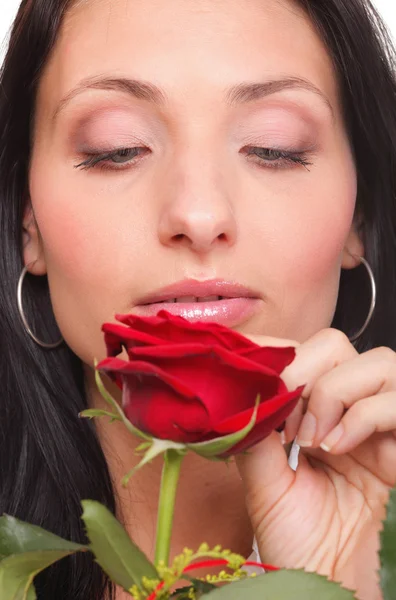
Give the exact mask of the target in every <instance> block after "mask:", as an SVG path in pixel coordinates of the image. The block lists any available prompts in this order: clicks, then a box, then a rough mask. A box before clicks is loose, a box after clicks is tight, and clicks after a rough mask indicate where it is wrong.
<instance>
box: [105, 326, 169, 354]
mask: <svg viewBox="0 0 396 600" xmlns="http://www.w3.org/2000/svg"><path fill="white" fill-rule="evenodd" d="M102 331H103V332H104V334H105V336H104V339H105V343H106V346H107V355H108V356H117V355H118V354H121V352H122V349H123V347H125V348H127V349H128V348H133V347H134V346H138V345H146V344H149V345H152V346H156V345H157V344H160V345H163V344H164V341H163V340H161V339H160V338H156V337H154V336H152V335H149V334H147V333H145V332H144V331H136V330H133V329H129V328H128V327H124V326H122V325H117V323H105V324H104V325H103V326H102Z"/></svg>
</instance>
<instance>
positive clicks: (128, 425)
mask: <svg viewBox="0 0 396 600" xmlns="http://www.w3.org/2000/svg"><path fill="white" fill-rule="evenodd" d="M98 364H99V363H98V361H97V360H96V359H95V381H96V385H97V386H98V389H99V392H100V393H101V395H102V397H103V398H104V399H105V400H106V402H107V403H108V404H110V406H111V407H112V408H115V410H116V413H117V414H118V416H119V417H120V421H122V422H123V423H124V425H125V427H126V428H127V429H128V431H130V432H131V433H133V434H134V435H136V436H138V437H140V438H142V439H144V440H149V441H150V440H151V439H152V437H151V436H150V435H147V434H146V433H143V431H140V429H138V428H137V427H135V426H134V425H132V423H131V422H130V420H129V419H127V417H126V416H125V413H124V411H123V410H122V408H121V406H120V405H119V404H118V402H117V401H116V400H115V399H114V398H113V396H112V395H111V394H109V392H108V391H107V390H106V388H105V386H104V384H103V381H102V379H101V377H100V373H99V371H98V370H97V369H96V367H97V365H98Z"/></svg>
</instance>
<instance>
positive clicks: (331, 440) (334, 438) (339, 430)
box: [320, 423, 344, 452]
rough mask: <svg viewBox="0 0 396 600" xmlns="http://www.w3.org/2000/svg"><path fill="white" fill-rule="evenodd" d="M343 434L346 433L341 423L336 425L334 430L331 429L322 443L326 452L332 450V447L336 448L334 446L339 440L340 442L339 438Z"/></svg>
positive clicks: (321, 445)
mask: <svg viewBox="0 0 396 600" xmlns="http://www.w3.org/2000/svg"><path fill="white" fill-rule="evenodd" d="M343 434H344V427H343V425H342V424H341V423H339V424H338V425H337V427H335V428H334V429H333V431H330V433H329V435H327V436H326V437H325V439H324V440H323V442H322V443H321V444H320V447H321V448H322V450H324V451H325V452H330V450H331V449H332V448H334V446H335V445H336V444H337V442H339V440H340V439H341V437H342V436H343Z"/></svg>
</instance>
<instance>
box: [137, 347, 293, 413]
mask: <svg viewBox="0 0 396 600" xmlns="http://www.w3.org/2000/svg"><path fill="white" fill-rule="evenodd" d="M182 348H183V347H182V346H176V347H173V346H168V347H167V348H166V354H165V356H152V357H151V356H150V358H148V356H147V352H149V353H151V352H154V350H155V349H153V350H148V349H146V348H144V349H140V348H137V349H136V357H139V358H140V359H141V358H143V360H149V361H150V363H151V364H155V365H157V367H158V369H160V370H161V371H163V372H166V373H168V374H171V375H172V377H173V378H174V379H175V380H177V381H178V382H180V383H181V382H183V383H184V385H186V386H188V387H189V388H190V386H191V387H193V389H194V392H195V394H196V395H197V396H198V397H199V398H200V399H201V401H202V403H203V404H204V406H205V407H206V409H207V411H208V413H209V415H210V418H211V421H212V422H215V423H217V422H219V421H221V420H223V419H224V418H225V417H227V416H229V415H233V414H236V413H241V412H243V411H244V410H247V409H249V408H252V407H253V406H254V404H255V401H256V398H257V395H258V394H261V397H262V400H264V399H266V398H271V397H272V396H277V395H278V394H280V393H282V392H284V391H286V387H285V385H284V383H283V381H282V380H281V379H280V377H279V376H278V375H277V374H276V373H274V372H273V371H271V370H270V369H267V368H266V367H264V366H262V365H257V364H255V363H251V362H250V361H249V360H247V359H245V358H243V357H239V356H237V355H234V354H232V353H231V352H229V351H228V350H226V349H224V348H220V347H216V348H207V347H201V348H199V347H197V346H196V345H194V346H193V347H192V348H191V350H192V354H189V353H188V352H187V351H186V350H185V349H184V348H183V350H184V352H180V350H181V349H182ZM157 349H158V348H157ZM134 352H135V350H134ZM133 363H134V360H132V361H131V364H133ZM206 373H207V376H206Z"/></svg>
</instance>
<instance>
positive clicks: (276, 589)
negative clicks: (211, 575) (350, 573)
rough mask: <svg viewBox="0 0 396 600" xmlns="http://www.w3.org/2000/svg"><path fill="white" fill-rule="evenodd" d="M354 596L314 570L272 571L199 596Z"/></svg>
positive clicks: (253, 599)
mask: <svg viewBox="0 0 396 600" xmlns="http://www.w3.org/2000/svg"><path fill="white" fill-rule="evenodd" d="M258 598H259V599H260V600H275V599H276V600H354V598H355V596H354V595H353V592H351V591H349V590H346V589H344V588H342V587H341V586H340V585H339V584H338V583H334V582H332V581H329V580H328V579H326V577H322V576H321V575H316V574H315V573H305V572H304V571H287V570H281V571H273V572H271V573H266V574H264V575H261V576H259V577H254V578H248V579H243V580H242V581H238V582H237V583H231V584H228V585H225V586H223V587H220V588H217V589H216V590H215V591H213V592H210V593H209V594H205V595H204V596H202V600H242V599H243V600H258Z"/></svg>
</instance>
